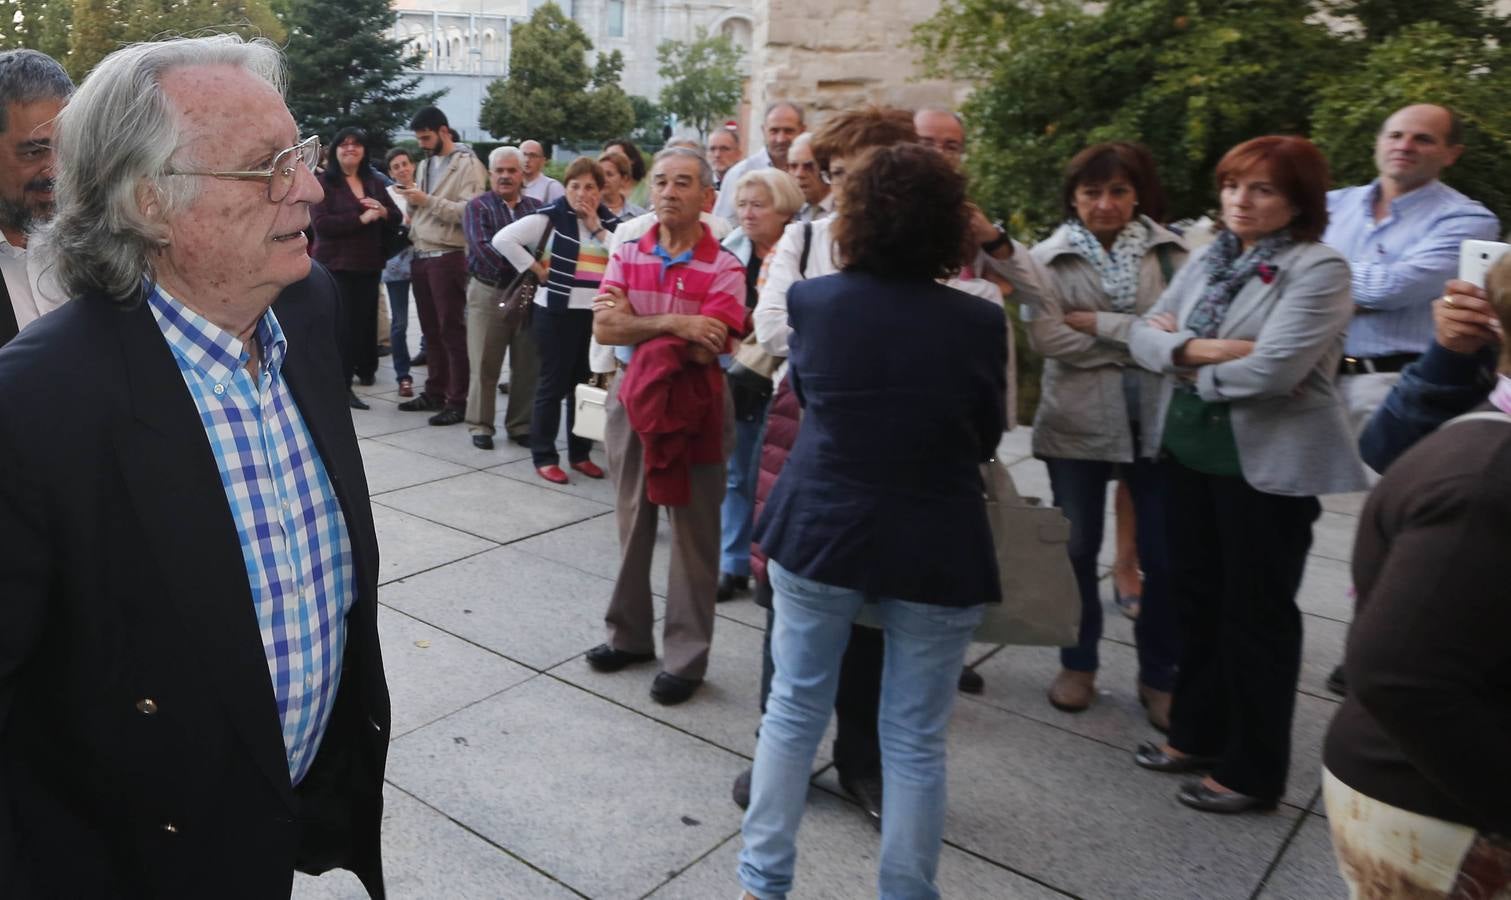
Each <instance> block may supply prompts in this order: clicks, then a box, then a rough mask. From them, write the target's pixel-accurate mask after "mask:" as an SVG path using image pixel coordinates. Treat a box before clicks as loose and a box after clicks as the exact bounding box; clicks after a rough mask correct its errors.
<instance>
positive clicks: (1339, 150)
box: [1312, 22, 1511, 223]
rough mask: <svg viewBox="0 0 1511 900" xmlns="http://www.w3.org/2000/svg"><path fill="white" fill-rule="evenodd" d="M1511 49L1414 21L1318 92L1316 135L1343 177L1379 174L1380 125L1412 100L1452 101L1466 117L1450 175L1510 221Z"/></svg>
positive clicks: (1338, 179) (1343, 180) (1354, 180)
mask: <svg viewBox="0 0 1511 900" xmlns="http://www.w3.org/2000/svg"><path fill="white" fill-rule="evenodd" d="M1507 98H1511V50H1508V49H1507V47H1506V46H1505V45H1503V44H1502V45H1496V44H1491V43H1487V42H1486V41H1484V40H1482V39H1480V38H1477V37H1465V36H1461V35H1457V34H1454V33H1453V32H1452V31H1451V30H1450V29H1449V28H1448V27H1447V26H1445V25H1443V24H1440V23H1435V22H1428V23H1419V24H1416V25H1410V26H1408V27H1406V28H1404V29H1402V30H1401V31H1399V32H1397V33H1396V34H1395V36H1394V37H1391V38H1390V39H1389V40H1386V41H1384V42H1383V43H1380V44H1377V45H1375V46H1374V47H1372V48H1371V49H1370V51H1369V55H1368V56H1367V57H1366V58H1365V60H1364V61H1363V63H1362V64H1361V65H1359V66H1356V67H1354V68H1352V69H1351V70H1349V71H1348V72H1347V73H1345V74H1344V75H1342V76H1341V77H1339V78H1337V79H1335V80H1333V81H1332V82H1330V83H1329V84H1327V85H1326V86H1324V87H1323V88H1322V89H1321V90H1320V91H1319V92H1318V103H1317V107H1316V111H1315V112H1314V113H1313V116H1312V124H1313V128H1312V136H1313V138H1314V139H1315V140H1316V141H1317V144H1318V146H1320V147H1321V148H1322V150H1323V152H1325V153H1326V154H1327V156H1328V159H1329V160H1330V161H1331V163H1332V169H1333V181H1334V183H1336V184H1359V183H1362V182H1366V181H1369V180H1370V179H1372V178H1374V177H1375V162H1374V145H1375V136H1376V134H1378V133H1379V130H1380V125H1381V124H1382V123H1383V122H1384V121H1385V119H1386V117H1387V116H1389V115H1390V114H1391V113H1392V112H1393V111H1395V110H1397V109H1400V108H1401V107H1402V106H1407V105H1409V104H1412V103H1440V104H1446V105H1447V106H1450V107H1452V108H1453V109H1454V110H1455V111H1456V112H1457V113H1458V115H1459V117H1460V118H1461V119H1462V120H1463V123H1464V145H1465V146H1464V155H1463V156H1462V157H1460V159H1459V161H1458V162H1457V163H1456V164H1455V165H1453V166H1451V167H1450V168H1449V169H1448V170H1447V171H1445V172H1444V180H1445V181H1447V182H1448V183H1449V184H1452V185H1453V186H1454V187H1456V188H1458V189H1459V190H1461V191H1463V192H1464V193H1466V194H1468V195H1469V196H1471V197H1473V198H1474V199H1476V200H1478V201H1480V202H1481V203H1483V204H1485V205H1486V206H1488V207H1490V209H1491V210H1492V211H1494V212H1495V214H1496V215H1497V216H1499V217H1500V219H1501V222H1503V223H1505V222H1511V178H1508V177H1507V174H1506V168H1505V166H1506V157H1505V153H1506V148H1507V147H1508V146H1511V105H1508V104H1507Z"/></svg>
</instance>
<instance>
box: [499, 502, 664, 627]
mask: <svg viewBox="0 0 1511 900" xmlns="http://www.w3.org/2000/svg"><path fill="white" fill-rule="evenodd" d="M512 546H513V547H514V549H516V550H523V551H525V552H526V553H533V554H535V555H536V556H539V557H541V558H543V559H549V560H551V561H553V562H558V563H561V564H563V565H566V566H570V567H571V568H574V569H577V570H579V571H582V572H588V573H591V574H593V575H597V576H598V577H600V578H605V579H608V581H609V582H610V583H611V584H612V582H613V581H614V579H615V578H617V577H618V575H619V525H618V523H617V521H616V519H615V516H614V514H613V512H612V511H608V512H607V513H606V514H605V515H599V516H595V517H594V518H591V519H588V520H587V521H584V522H577V523H575V524H572V525H568V526H566V527H565V528H558V529H556V530H554V531H549V532H547V533H545V534H541V535H537V536H535V537H532V538H529V539H527V540H523V541H520V542H518V543H516V544H513V545H512ZM671 552H672V545H671V531H670V527H669V526H668V525H667V523H666V521H665V520H662V523H661V527H660V528H659V529H658V530H657V532H656V547H655V549H654V550H653V551H652V554H651V592H652V593H654V594H656V595H658V596H661V597H665V596H666V581H667V570H668V568H669V566H670V559H671ZM608 600H609V595H608V592H607V591H605V592H604V594H603V603H604V605H605V606H607V605H608ZM589 646H591V645H589ZM582 649H584V650H586V649H588V648H587V647H583V648H582Z"/></svg>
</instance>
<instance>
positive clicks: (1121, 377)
mask: <svg viewBox="0 0 1511 900" xmlns="http://www.w3.org/2000/svg"><path fill="white" fill-rule="evenodd" d="M1063 194H1064V203H1065V222H1064V223H1063V224H1062V225H1061V226H1060V227H1059V228H1057V229H1056V230H1055V232H1054V234H1052V235H1050V236H1049V237H1048V238H1047V239H1045V240H1044V241H1041V242H1040V243H1039V244H1038V245H1037V246H1035V247H1034V248H1033V250H1032V251H1031V252H1030V253H1029V256H1030V257H1032V263H1033V264H1036V265H1037V266H1039V267H1040V268H1041V270H1042V275H1041V276H1040V279H1039V280H1040V281H1041V282H1042V284H1043V292H1042V295H1041V296H1040V297H1038V298H1037V299H1038V302H1037V303H1036V304H1035V307H1034V312H1033V318H1032V319H1031V320H1030V321H1029V323H1028V336H1029V340H1030V342H1031V343H1032V344H1033V347H1034V349H1035V350H1037V351H1038V352H1039V353H1040V354H1041V355H1042V356H1043V357H1044V374H1043V379H1042V382H1041V386H1040V395H1039V408H1038V412H1037V413H1036V414H1035V416H1034V432H1033V451H1034V455H1035V456H1036V457H1038V458H1040V459H1042V460H1044V465H1045V467H1046V468H1047V469H1048V471H1049V483H1050V487H1051V489H1052V491H1053V492H1054V503H1055V505H1056V506H1058V507H1060V508H1061V509H1062V510H1064V512H1065V515H1066V517H1068V518H1069V519H1070V524H1071V532H1070V561H1071V564H1072V567H1073V568H1074V569H1075V573H1076V583H1077V585H1078V586H1079V587H1080V593H1081V631H1080V640H1079V642H1078V643H1077V644H1076V646H1074V647H1065V648H1063V649H1061V651H1060V673H1059V675H1058V676H1056V677H1055V680H1054V682H1053V683H1052V684H1051V685H1050V687H1049V702H1050V703H1051V704H1052V705H1053V706H1054V707H1055V708H1056V709H1059V710H1061V711H1064V712H1080V711H1082V710H1085V709H1087V708H1088V707H1090V706H1091V704H1092V702H1093V701H1094V700H1095V699H1096V696H1097V691H1096V674H1097V669H1098V668H1099V663H1100V659H1099V657H1098V653H1097V648H1098V645H1099V644H1100V643H1101V640H1102V601H1101V592H1100V588H1099V585H1100V574H1099V572H1098V562H1097V558H1098V556H1099V555H1100V553H1101V550H1102V531H1103V522H1104V521H1105V520H1106V511H1107V484H1108V482H1111V481H1116V480H1121V481H1123V482H1124V483H1126V484H1127V485H1128V488H1129V492H1130V494H1131V496H1132V500H1133V512H1134V515H1135V516H1136V522H1137V526H1138V527H1137V533H1138V538H1137V540H1138V546H1139V553H1138V558H1139V560H1140V562H1141V563H1142V565H1143V570H1144V585H1143V591H1142V594H1141V596H1140V599H1139V605H1140V611H1139V614H1138V617H1137V618H1136V619H1135V620H1134V639H1135V641H1136V643H1137V645H1138V661H1139V671H1138V680H1137V685H1136V691H1137V693H1138V698H1139V700H1140V702H1142V703H1143V704H1144V706H1145V707H1146V709H1147V710H1148V717H1149V721H1150V722H1151V723H1152V724H1153V725H1154V726H1155V727H1156V728H1159V729H1164V728H1166V727H1168V724H1169V714H1170V697H1171V692H1172V691H1173V690H1174V688H1175V664H1176V657H1177V654H1178V649H1177V647H1176V639H1175V631H1176V629H1175V621H1174V615H1173V613H1172V612H1171V610H1170V606H1169V603H1168V600H1167V588H1166V585H1167V581H1168V579H1167V571H1166V565H1165V555H1166V554H1165V539H1164V537H1165V520H1164V519H1165V516H1164V509H1165V497H1164V487H1163V485H1162V484H1161V483H1160V482H1161V479H1160V477H1159V474H1158V466H1157V464H1156V463H1155V458H1156V457H1157V456H1158V454H1159V447H1158V446H1152V445H1151V444H1150V443H1149V441H1148V440H1146V439H1145V433H1146V432H1147V430H1148V428H1149V427H1150V426H1152V425H1153V424H1154V419H1155V416H1156V410H1155V404H1156V403H1157V402H1158V400H1159V388H1160V379H1159V376H1158V375H1155V374H1154V373H1152V372H1148V371H1145V370H1143V369H1141V368H1139V367H1138V366H1137V365H1136V364H1134V362H1133V357H1132V356H1130V355H1129V353H1128V334H1129V331H1130V330H1131V329H1132V327H1133V323H1134V322H1136V321H1138V319H1139V317H1140V316H1142V315H1143V314H1144V313H1146V312H1148V311H1149V310H1150V309H1151V308H1152V307H1153V306H1154V303H1155V301H1156V300H1158V299H1159V296H1160V294H1162V293H1164V290H1165V288H1166V286H1167V285H1168V284H1169V281H1170V278H1171V277H1172V276H1173V275H1174V273H1175V271H1176V269H1178V268H1180V266H1182V265H1183V264H1184V263H1185V261H1186V245H1185V242H1184V241H1182V240H1181V238H1180V237H1179V236H1177V235H1176V234H1175V233H1173V232H1171V231H1169V230H1168V229H1166V228H1165V227H1164V226H1163V225H1162V224H1160V223H1161V222H1162V221H1163V220H1164V215H1165V195H1164V191H1163V190H1162V189H1161V187H1160V182H1159V175H1158V174H1157V172H1156V171H1155V167H1154V159H1153V157H1152V156H1151V155H1150V154H1149V151H1148V150H1146V149H1144V148H1143V147H1142V146H1140V145H1138V144H1130V143H1125V142H1121V141H1118V142H1112V143H1105V144H1096V145H1093V146H1091V147H1087V148H1086V149H1084V150H1082V151H1081V152H1080V153H1077V154H1076V155H1075V157H1074V158H1073V159H1071V161H1070V163H1069V165H1067V166H1066V169H1065V184H1064V189H1063Z"/></svg>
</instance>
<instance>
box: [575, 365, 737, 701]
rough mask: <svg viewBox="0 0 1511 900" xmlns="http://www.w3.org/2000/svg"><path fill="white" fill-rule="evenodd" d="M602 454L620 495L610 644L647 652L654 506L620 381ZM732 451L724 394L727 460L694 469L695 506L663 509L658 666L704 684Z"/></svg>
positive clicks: (652, 616) (651, 646) (612, 392)
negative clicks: (665, 532) (667, 547)
mask: <svg viewBox="0 0 1511 900" xmlns="http://www.w3.org/2000/svg"><path fill="white" fill-rule="evenodd" d="M604 449H605V451H606V453H607V456H608V461H609V477H611V478H613V479H614V485H615V488H616V489H617V494H618V496H617V499H616V502H615V509H616V513H617V515H618V521H619V554H620V556H619V577H618V578H617V579H616V580H615V581H614V593H613V596H612V597H611V598H610V599H609V611H608V613H607V614H606V615H605V616H604V622H605V623H607V625H608V644H609V646H610V647H612V648H614V649H615V650H624V651H627V652H630V653H652V652H654V651H655V649H656V643H655V635H654V628H655V621H656V613H655V610H654V609H653V607H652V603H651V554H652V552H653V551H654V550H655V547H656V520H657V518H658V516H657V513H658V510H659V507H657V506H656V505H655V504H654V503H651V502H650V501H649V500H647V499H646V497H645V463H644V459H643V455H642V454H643V451H642V448H641V444H640V436H639V435H637V434H636V433H635V431H634V429H632V428H630V423H629V416H628V415H627V414H626V413H625V411H624V407H623V406H622V405H620V403H619V382H618V380H617V379H616V380H615V382H614V384H613V386H612V387H610V388H609V397H608V421H607V422H606V423H605V425H604ZM733 449H734V409H733V407H732V406H731V404H730V399H729V392H728V391H725V393H724V460H725V461H724V462H721V463H718V464H716V465H702V466H693V467H692V501H691V502H690V503H688V504H687V505H686V506H671V507H667V510H668V512H669V513H670V514H671V525H672V549H671V553H672V555H671V574H670V579H669V584H668V586H667V589H666V621H665V623H664V625H663V633H662V637H661V644H662V649H661V656H662V660H661V668H662V670H663V671H666V672H670V673H671V674H673V675H677V676H680V677H682V678H690V679H694V680H701V679H702V678H703V675H704V673H705V672H706V671H707V670H708V648H709V645H710V644H711V643H712V642H713V636H714V602H715V594H716V593H717V591H718V587H719V506H720V504H722V503H723V502H724V483H725V479H726V475H725V471H726V466H727V463H728V460H729V454H730V452H731V451H732V450H733Z"/></svg>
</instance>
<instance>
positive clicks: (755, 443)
mask: <svg viewBox="0 0 1511 900" xmlns="http://www.w3.org/2000/svg"><path fill="white" fill-rule="evenodd" d="M726 389H727V388H726ZM765 433H766V413H765V410H764V409H763V410H762V411H761V414H760V415H758V416H756V419H755V421H754V422H747V421H745V420H744V419H736V420H735V452H734V454H733V455H732V456H730V457H729V483H728V484H727V485H726V486H725V489H724V505H723V506H721V507H719V531H720V542H721V543H720V546H721V547H722V548H723V550H722V552H721V553H720V554H719V571H720V572H728V573H729V574H730V575H749V574H750V532H751V531H752V530H753V528H754V523H753V522H752V521H751V516H752V514H754V513H755V494H756V481H757V480H758V479H759V477H760V473H761V436H762V435H763V434H765Z"/></svg>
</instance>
